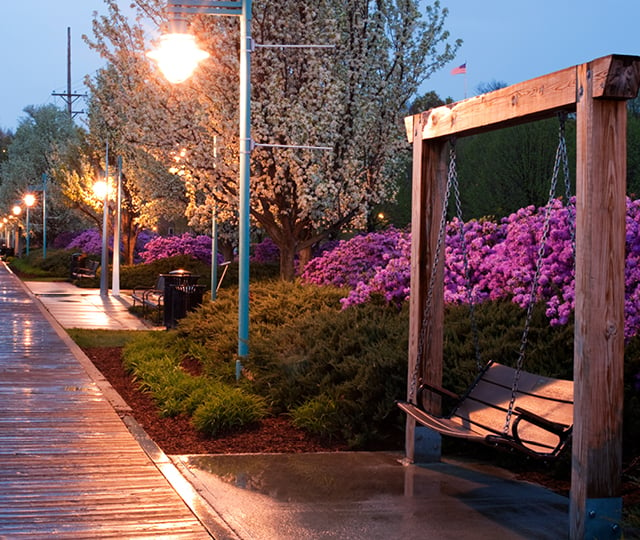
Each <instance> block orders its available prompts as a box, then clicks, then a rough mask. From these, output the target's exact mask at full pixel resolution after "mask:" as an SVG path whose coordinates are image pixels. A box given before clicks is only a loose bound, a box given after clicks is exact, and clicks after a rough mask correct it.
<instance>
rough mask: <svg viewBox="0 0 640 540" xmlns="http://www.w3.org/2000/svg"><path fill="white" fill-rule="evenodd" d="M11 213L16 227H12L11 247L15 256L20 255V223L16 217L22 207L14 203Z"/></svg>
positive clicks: (20, 212)
mask: <svg viewBox="0 0 640 540" xmlns="http://www.w3.org/2000/svg"><path fill="white" fill-rule="evenodd" d="M11 213H12V214H13V215H14V216H15V217H16V227H15V229H14V237H13V249H14V252H15V255H16V257H20V223H19V222H18V220H17V218H18V216H19V215H20V214H22V208H21V207H20V205H19V204H15V205H14V206H13V208H12V209H11Z"/></svg>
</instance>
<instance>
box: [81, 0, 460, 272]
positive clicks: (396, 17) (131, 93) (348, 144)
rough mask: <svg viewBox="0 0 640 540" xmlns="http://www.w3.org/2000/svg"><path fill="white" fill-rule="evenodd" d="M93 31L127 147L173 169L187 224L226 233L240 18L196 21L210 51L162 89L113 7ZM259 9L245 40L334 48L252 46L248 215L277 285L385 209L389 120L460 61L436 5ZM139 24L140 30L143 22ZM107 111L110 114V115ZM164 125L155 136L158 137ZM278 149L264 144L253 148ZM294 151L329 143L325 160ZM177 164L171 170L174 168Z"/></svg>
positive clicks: (134, 32) (151, 12) (391, 2)
mask: <svg viewBox="0 0 640 540" xmlns="http://www.w3.org/2000/svg"><path fill="white" fill-rule="evenodd" d="M105 2H106V3H107V5H108V6H109V9H110V16H109V17H103V18H100V19H97V20H96V21H95V24H94V34H95V35H96V40H95V41H94V42H92V45H93V46H94V47H95V48H96V49H98V50H99V51H100V52H101V54H103V55H104V56H105V57H106V58H107V59H108V60H109V62H111V64H112V65H113V67H114V69H115V70H116V71H117V72H118V73H119V74H121V81H122V85H121V87H120V91H119V94H118V95H117V96H114V97H115V99H116V100H118V104H117V107H120V108H121V109H122V110H123V111H129V112H128V113H126V114H123V115H122V116H121V118H123V119H126V130H127V133H128V134H129V136H130V137H132V138H135V140H136V142H137V143H138V144H140V145H142V146H143V147H145V148H146V149H148V150H149V151H152V152H154V153H155V155H156V156H158V157H159V159H164V160H165V162H166V163H167V166H170V164H171V159H173V158H175V159H176V160H177V161H178V163H179V167H177V168H178V169H179V171H180V172H181V174H182V177H183V179H184V180H185V186H186V190H187V195H188V196H189V197H190V207H189V213H190V216H191V218H192V224H193V225H195V226H197V225H200V226H201V227H204V226H206V224H207V221H210V216H211V213H212V206H213V205H214V204H215V205H216V210H217V214H218V216H220V218H221V219H222V220H225V221H227V222H228V223H230V224H233V223H234V222H235V220H236V216H235V208H236V207H237V200H236V198H237V163H238V155H237V149H238V140H237V137H238V135H237V125H238V122H237V112H238V111H237V103H238V99H237V95H236V93H237V91H238V80H237V77H238V66H237V64H238V35H237V21H235V20H233V19H230V18H225V17H207V16H202V17H195V18H194V21H193V24H192V30H193V31H194V33H195V34H196V35H197V36H198V39H199V41H200V42H201V44H202V45H203V46H204V47H205V48H206V49H207V50H209V51H214V59H213V61H210V62H208V63H206V65H204V66H203V68H202V69H201V70H200V72H199V74H198V75H196V76H195V77H194V78H193V79H192V80H190V81H188V82H186V83H183V84H182V85H180V86H179V87H175V86H174V87H170V86H169V85H168V83H165V82H164V81H162V80H161V79H160V78H159V76H156V75H154V74H153V73H151V72H150V69H151V68H150V66H149V64H148V62H147V60H146V59H145V58H144V55H143V53H144V51H145V48H146V47H147V45H146V44H145V42H144V32H143V30H142V27H141V25H140V24H139V25H137V26H133V27H132V26H130V25H129V23H128V22H127V21H126V20H125V19H124V18H123V17H121V15H120V14H119V12H118V11H117V5H116V2H115V1H114V0H105ZM136 4H137V6H138V9H139V13H140V16H141V17H144V18H146V19H151V20H152V21H153V22H155V23H156V24H158V23H160V22H161V21H162V9H161V8H162V7H163V3H162V2H159V1H157V0H137V2H136ZM418 5H419V2H418V1H417V0H382V1H377V2H371V1H369V0H319V1H317V2H314V3H300V2H298V1H295V0H286V1H279V2H276V1H275V0H262V1H260V2H256V3H255V4H254V13H253V28H252V32H253V35H254V37H255V39H256V41H257V42H258V43H260V44H271V45H278V44H293V45H301V44H332V45H335V49H333V50H331V51H327V50H326V49H312V48H309V49H284V48H260V49H258V50H257V51H256V52H255V53H254V54H253V58H252V74H253V75H252V77H253V81H252V82H253V92H252V96H251V97H252V120H253V122H252V130H253V134H254V138H255V141H256V142H257V143H258V147H257V148H256V150H255V151H254V152H253V154H252V163H251V170H252V173H253V174H252V179H251V189H252V198H251V215H252V217H253V219H254V221H255V223H256V224H257V225H259V226H260V227H262V228H263V229H264V230H265V231H266V233H267V234H268V235H269V236H270V237H271V238H272V239H273V241H274V242H275V243H276V244H277V246H278V248H279V249H280V262H281V275H282V277H283V278H285V279H290V278H292V277H293V275H294V257H295V255H296V254H297V253H302V254H303V255H304V254H306V253H308V252H310V247H311V246H312V245H313V244H314V243H316V242H318V241H319V240H321V239H322V238H324V237H326V236H327V235H329V234H331V233H333V232H336V231H338V230H340V229H342V228H343V227H345V226H347V225H355V226H359V225H362V224H363V223H364V222H365V221H366V218H367V214H368V212H369V210H370V208H371V207H372V206H373V205H375V204H376V203H377V202H379V201H381V200H385V199H389V198H392V197H393V195H394V189H395V187H394V185H393V182H392V181H390V180H389V179H388V178H387V176H386V175H385V174H384V166H385V163H386V162H387V161H388V159H389V157H390V156H391V155H392V154H393V153H394V152H395V150H396V149H397V148H398V147H399V145H400V144H404V143H403V142H402V133H403V131H402V129H401V128H400V126H399V124H398V117H399V115H400V113H401V111H403V110H404V109H405V107H406V105H407V102H408V100H409V99H410V98H411V97H412V95H414V94H415V92H416V90H417V88H418V86H419V85H420V84H421V83H422V82H423V81H424V80H425V79H426V78H428V77H429V76H430V75H431V74H432V73H434V72H435V71H436V70H437V69H439V68H440V67H442V66H443V65H444V64H445V63H447V62H449V61H450V60H451V59H452V58H453V57H454V55H455V51H456V49H457V47H458V46H459V42H456V43H454V44H450V43H449V34H448V32H446V31H445V30H444V20H445V18H446V15H447V10H446V9H442V8H441V7H440V3H439V2H438V1H435V2H434V3H433V4H432V5H428V6H427V7H426V11H425V14H424V16H423V15H422V14H421V12H420V11H419V9H418ZM141 20H142V19H141ZM113 107H114V108H115V107H116V104H114V105H113ZM159 126H162V129H159ZM260 143H262V144H270V145H283V146H285V147H286V148H282V147H278V148H273V147H269V148H267V147H261V146H259V144H260ZM290 145H310V146H314V145H325V146H328V147H330V148H331V150H330V151H318V150H301V149H294V148H290V147H289V146H290ZM174 165H175V164H174Z"/></svg>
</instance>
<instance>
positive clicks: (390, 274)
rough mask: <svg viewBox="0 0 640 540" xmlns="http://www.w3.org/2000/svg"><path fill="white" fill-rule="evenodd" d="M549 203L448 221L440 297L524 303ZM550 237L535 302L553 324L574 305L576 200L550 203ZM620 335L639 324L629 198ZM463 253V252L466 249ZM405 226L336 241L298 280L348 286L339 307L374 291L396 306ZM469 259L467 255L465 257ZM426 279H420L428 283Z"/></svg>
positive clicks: (636, 231)
mask: <svg viewBox="0 0 640 540" xmlns="http://www.w3.org/2000/svg"><path fill="white" fill-rule="evenodd" d="M546 211H547V209H546V207H542V208H535V207H533V206H529V207H526V208H522V209H520V210H519V211H517V212H515V213H514V214H512V215H510V216H508V217H506V218H504V219H502V220H501V221H500V222H498V223H496V222H494V221H490V220H485V219H483V220H471V221H468V222H465V223H460V222H459V221H458V220H457V219H454V220H453V221H451V222H450V223H448V224H447V228H446V233H445V242H444V249H443V252H444V257H445V276H444V287H445V289H444V298H445V302H449V303H468V302H469V301H470V300H473V302H483V301H486V300H497V299H500V298H510V299H511V300H512V301H513V302H515V303H517V304H518V305H519V306H521V307H523V308H524V307H526V306H527V305H528V303H529V301H530V297H531V286H532V282H533V278H534V274H535V270H536V267H537V266H538V259H539V257H540V255H539V254H538V250H539V248H540V240H541V238H542V235H543V228H544V224H545V221H546V217H545V216H546ZM548 211H549V222H548V223H549V230H548V238H547V241H546V243H545V247H544V250H543V252H542V258H541V265H540V268H539V271H540V274H539V281H538V287H537V289H536V291H535V301H544V302H545V303H546V306H547V316H548V317H549V320H550V323H551V324H552V325H559V324H566V323H567V322H568V321H569V318H570V316H571V314H572V312H573V308H574V299H575V293H574V286H575V279H574V277H575V276H574V240H573V237H574V234H573V232H572V226H570V224H571V223H574V221H575V219H574V217H573V216H571V215H570V212H571V213H573V212H574V209H573V206H571V205H569V206H568V207H567V206H564V205H563V204H562V202H561V201H560V200H555V201H553V202H552V204H551V206H550V208H549V210H548ZM626 249H627V257H626V268H625V293H626V302H625V336H626V337H627V338H629V337H631V336H634V335H636V334H637V333H638V332H639V331H640V202H639V201H635V200H634V201H632V200H631V199H628V200H627V237H626ZM465 253H466V256H465ZM410 255H411V239H410V233H409V232H406V231H399V230H397V229H393V228H392V229H389V230H387V231H383V232H375V233H371V234H367V235H360V236H356V237H354V238H352V239H350V240H343V241H341V242H339V244H338V245H337V246H336V248H335V249H333V250H332V251H328V252H325V253H323V254H322V255H321V256H319V257H317V258H315V259H313V260H312V261H310V262H309V264H308V265H307V266H306V268H305V269H304V272H303V273H302V275H301V278H302V280H303V281H305V282H308V283H315V284H320V285H322V284H326V285H337V286H341V287H345V288H346V289H347V290H348V292H347V295H346V297H345V298H344V299H343V300H342V303H343V307H344V308H346V307H349V306H351V305H355V304H359V303H363V302H366V301H368V300H369V299H370V298H371V295H373V294H380V295H382V296H383V297H384V298H385V299H386V300H387V301H388V302H390V303H393V304H396V305H399V304H401V303H402V302H404V301H405V300H407V299H408V297H409V288H410ZM465 261H466V262H465ZM426 286H427V284H425V287H426Z"/></svg>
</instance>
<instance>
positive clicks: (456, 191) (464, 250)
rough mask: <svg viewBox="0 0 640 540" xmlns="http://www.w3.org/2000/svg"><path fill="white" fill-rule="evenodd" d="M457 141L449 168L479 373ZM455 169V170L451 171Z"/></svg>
mask: <svg viewBox="0 0 640 540" xmlns="http://www.w3.org/2000/svg"><path fill="white" fill-rule="evenodd" d="M454 144H455V143H452V152H453V153H450V158H449V159H450V160H449V169H450V173H449V174H450V176H451V177H452V188H453V195H454V198H455V202H456V217H457V218H458V236H459V238H460V244H461V246H462V262H463V265H464V278H465V285H466V293H467V304H468V305H469V320H470V322H471V336H472V339H473V349H474V353H475V359H476V370H477V371H478V373H480V371H482V367H483V362H482V356H481V354H480V337H479V331H478V321H477V320H476V305H475V302H474V299H473V286H472V283H471V269H470V267H469V249H468V247H467V239H466V238H465V235H464V219H463V217H462V203H461V202H460V185H459V182H458V170H457V160H456V155H455V146H454ZM451 169H453V172H451Z"/></svg>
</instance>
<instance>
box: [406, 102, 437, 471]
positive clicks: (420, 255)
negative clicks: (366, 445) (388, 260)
mask: <svg viewBox="0 0 640 540" xmlns="http://www.w3.org/2000/svg"><path fill="white" fill-rule="evenodd" d="M422 118H423V117H422V116H421V115H416V116H415V117H414V118H413V122H412V128H413V136H414V139H415V140H414V145H413V187H412V199H413V207H412V216H411V235H412V242H411V291H412V293H411V297H410V301H409V304H410V307H409V310H410V328H409V336H410V337H409V362H408V376H407V397H408V400H409V401H413V402H415V400H416V391H417V387H418V386H419V384H420V381H421V380H424V381H427V382H429V383H433V384H436V385H438V386H441V385H442V348H443V326H444V299H443V296H444V291H443V269H444V246H442V248H441V250H440V259H439V264H438V272H437V275H436V283H435V287H434V290H433V298H432V302H431V309H430V312H429V313H428V314H426V315H427V327H426V328H425V329H424V331H425V335H424V341H423V342H422V341H421V336H422V335H423V334H422V332H423V328H422V325H423V322H424V321H423V319H424V316H425V313H424V310H425V306H426V304H427V293H428V288H429V281H430V279H431V272H432V267H433V263H434V257H435V253H436V246H437V240H438V232H439V227H440V217H441V215H442V208H443V204H444V194H445V189H446V179H447V143H446V141H443V140H440V141H430V142H428V143H427V142H423V140H422ZM421 346H422V362H421V365H417V358H418V353H419V350H420V347H421ZM424 405H425V407H426V408H427V409H428V410H430V411H432V412H435V413H436V414H437V413H439V412H440V399H439V398H437V397H435V398H432V400H431V401H430V402H428V403H424ZM406 456H407V459H408V460H409V461H411V462H414V461H418V462H427V461H438V460H439V459H440V436H439V435H438V434H435V433H434V432H431V431H430V430H427V429H426V428H424V427H418V428H416V424H415V420H414V419H413V418H411V417H407V428H406Z"/></svg>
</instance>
